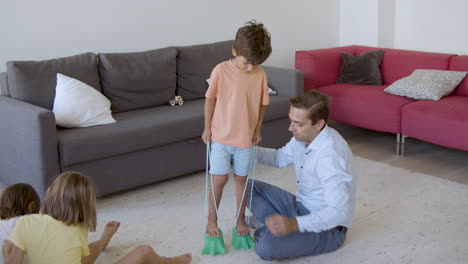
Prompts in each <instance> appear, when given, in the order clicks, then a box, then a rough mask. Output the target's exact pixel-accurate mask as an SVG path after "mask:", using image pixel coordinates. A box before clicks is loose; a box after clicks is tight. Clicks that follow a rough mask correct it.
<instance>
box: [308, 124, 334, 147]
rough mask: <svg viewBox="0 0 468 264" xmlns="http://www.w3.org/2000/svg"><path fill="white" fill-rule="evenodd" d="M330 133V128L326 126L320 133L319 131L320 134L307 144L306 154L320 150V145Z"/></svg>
mask: <svg viewBox="0 0 468 264" xmlns="http://www.w3.org/2000/svg"><path fill="white" fill-rule="evenodd" d="M330 133H331V129H330V127H328V126H327V125H325V126H324V127H323V129H322V131H320V133H319V134H318V135H317V136H316V137H315V138H314V140H312V142H311V143H310V144H309V146H307V150H306V152H307V153H308V152H310V151H311V150H318V149H320V146H321V145H322V143H323V142H324V141H325V139H326V138H328V136H329V135H330Z"/></svg>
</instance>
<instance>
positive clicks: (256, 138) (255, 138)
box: [252, 129, 262, 145]
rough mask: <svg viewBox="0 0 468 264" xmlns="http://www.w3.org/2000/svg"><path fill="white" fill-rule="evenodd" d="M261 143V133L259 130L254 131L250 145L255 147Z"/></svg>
mask: <svg viewBox="0 0 468 264" xmlns="http://www.w3.org/2000/svg"><path fill="white" fill-rule="evenodd" d="M261 141H262V132H261V131H260V129H255V132H254V135H253V139H252V144H254V145H257V144H258V143H260V142H261Z"/></svg>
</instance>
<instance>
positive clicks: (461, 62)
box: [449, 55, 468, 96]
mask: <svg viewBox="0 0 468 264" xmlns="http://www.w3.org/2000/svg"><path fill="white" fill-rule="evenodd" d="M449 70H451V71H468V56H467V55H463V56H455V57H453V58H452V60H450V66H449ZM453 94H454V95H460V96H468V78H465V79H464V80H463V81H462V82H461V83H460V85H459V86H458V88H456V89H455V91H454V92H453Z"/></svg>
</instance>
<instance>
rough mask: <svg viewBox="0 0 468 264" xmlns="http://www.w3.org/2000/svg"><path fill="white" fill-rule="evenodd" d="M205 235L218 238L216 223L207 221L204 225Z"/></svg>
mask: <svg viewBox="0 0 468 264" xmlns="http://www.w3.org/2000/svg"><path fill="white" fill-rule="evenodd" d="M206 234H207V235H209V236H212V237H218V236H219V228H218V224H217V223H216V221H208V224H207V225H206Z"/></svg>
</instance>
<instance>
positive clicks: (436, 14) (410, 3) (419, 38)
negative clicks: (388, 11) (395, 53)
mask: <svg viewBox="0 0 468 264" xmlns="http://www.w3.org/2000/svg"><path fill="white" fill-rule="evenodd" d="M467 10H468V1H466V0H396V10H395V15H396V16H395V47H397V48H402V49H415V50H423V51H435V52H446V53H455V54H468V34H467V33H466V32H467V26H468V15H467Z"/></svg>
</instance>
